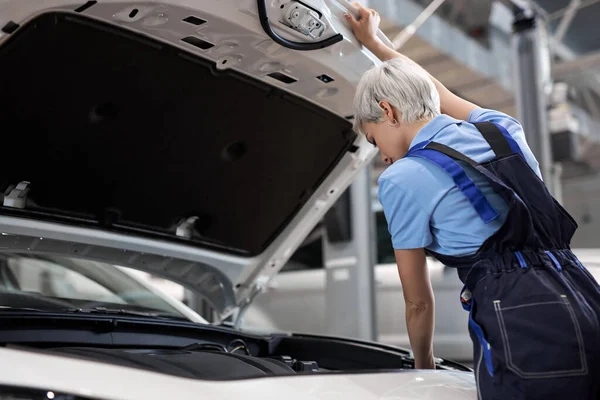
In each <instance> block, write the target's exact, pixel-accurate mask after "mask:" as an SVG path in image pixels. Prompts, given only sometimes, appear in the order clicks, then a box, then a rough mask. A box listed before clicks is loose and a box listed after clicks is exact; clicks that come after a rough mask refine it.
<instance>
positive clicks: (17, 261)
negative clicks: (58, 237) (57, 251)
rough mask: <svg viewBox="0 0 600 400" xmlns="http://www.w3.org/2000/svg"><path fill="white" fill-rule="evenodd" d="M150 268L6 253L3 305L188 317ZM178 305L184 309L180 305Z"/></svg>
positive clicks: (1, 275) (0, 266)
mask: <svg viewBox="0 0 600 400" xmlns="http://www.w3.org/2000/svg"><path fill="white" fill-rule="evenodd" d="M144 275H147V274H144V273H141V272H139V271H137V270H133V269H130V268H125V267H121V266H115V265H111V264H106V263H102V262H95V261H89V260H82V259H77V258H69V257H53V256H42V255H40V256H31V255H13V254H9V255H7V254H2V255H1V256H0V306H2V307H3V308H4V309H8V308H13V309H23V308H28V309H35V310H42V311H59V310H61V311H63V310H77V311H79V310H83V311H85V310H94V311H95V312H101V311H103V310H104V311H106V310H118V311H119V312H121V313H123V312H129V311H131V312H132V313H133V312H138V313H140V315H142V313H148V314H152V315H155V316H161V317H173V318H182V319H189V318H188V317H186V315H184V313H182V312H181V311H180V310H181V308H182V307H185V306H184V305H183V304H181V306H177V307H176V306H175V305H174V304H173V303H178V300H176V299H175V298H170V297H169V295H168V294H166V293H161V292H160V290H159V289H158V288H156V287H155V286H153V285H152V283H151V282H149V280H148V278H147V276H144ZM178 308H179V309H178Z"/></svg>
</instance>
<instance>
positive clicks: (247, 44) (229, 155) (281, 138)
mask: <svg viewBox="0 0 600 400" xmlns="http://www.w3.org/2000/svg"><path fill="white" fill-rule="evenodd" d="M267 3H268V5H267V12H268V16H269V21H270V26H271V28H272V29H273V32H274V33H275V36H273V34H271V37H269V35H267V34H266V33H265V30H264V29H263V28H264V25H265V24H264V21H263V25H262V26H261V21H260V18H259V14H258V11H257V10H258V8H257V3H256V1H241V0H240V1H236V0H203V1H165V2H162V3H148V2H142V1H135V0H130V1H128V2H117V1H98V2H95V1H90V2H87V3H85V2H80V3H73V2H72V1H64V0H53V1H36V2H23V1H22V0H0V27H2V32H1V36H0V65H2V73H1V74H0V93H2V96H0V121H2V126H3V145H4V146H3V148H4V150H5V151H4V154H3V158H2V160H3V163H4V165H5V168H4V169H3V173H2V174H1V175H0V191H3V192H4V198H3V201H2V207H0V227H1V231H2V232H1V233H2V235H0V247H2V249H3V250H4V251H19V252H36V253H48V254H60V255H70V256H76V257H85V258H90V259H95V260H100V261H105V262H109V263H112V264H118V265H124V266H129V267H133V268H137V269H140V270H144V271H147V272H150V273H153V274H156V275H159V276H163V277H165V278H167V279H170V280H173V281H175V282H178V283H180V284H182V285H184V286H186V287H188V288H189V289H192V290H194V291H196V292H197V293H199V294H201V295H202V296H203V297H204V298H205V299H206V300H207V301H209V302H210V303H211V305H212V306H213V307H214V309H215V311H216V313H217V314H218V315H219V316H220V319H223V318H226V317H228V316H230V315H232V314H233V313H235V312H236V311H237V310H239V309H240V307H243V306H244V305H246V304H248V303H249V302H250V301H251V299H252V298H253V296H255V295H256V294H257V293H259V292H260V290H261V289H262V287H264V285H265V284H266V283H267V282H268V281H269V280H270V279H271V278H272V277H273V276H274V275H275V274H276V273H277V272H278V271H279V269H280V268H281V267H282V266H283V264H284V263H285V262H286V261H287V259H288V258H289V257H290V256H291V255H292V253H293V252H294V250H295V249H296V248H297V247H298V245H299V244H300V243H301V242H302V240H303V239H304V238H305V237H306V235H308V233H309V232H310V231H311V229H312V228H313V227H314V226H315V225H316V223H317V222H318V221H319V220H320V219H321V217H322V216H323V214H324V213H325V212H326V211H327V209H328V208H329V207H330V206H331V205H332V204H333V203H334V202H335V200H336V199H337V197H338V196H339V195H340V194H341V192H342V191H343V190H344V189H345V188H346V187H347V186H348V185H349V184H350V182H351V181H352V179H353V177H354V175H355V174H356V173H357V172H358V171H359V170H360V169H361V168H362V167H363V166H365V165H366V164H367V163H368V162H369V161H370V159H371V158H372V157H373V156H374V154H375V149H373V148H372V147H371V146H370V145H369V144H368V143H367V142H366V141H365V140H364V138H362V137H358V135H356V133H354V132H353V131H352V130H351V123H350V121H349V116H350V115H351V113H352V97H353V94H354V90H355V87H356V84H357V83H358V80H359V79H360V76H361V74H362V73H363V72H364V71H365V70H366V69H368V68H369V67H371V66H372V65H374V64H375V63H376V62H377V61H376V59H375V58H374V57H373V55H372V54H371V53H369V52H368V51H367V50H365V49H363V48H362V47H361V46H360V45H359V44H358V43H357V42H356V40H355V39H354V37H353V36H352V35H351V32H350V30H349V28H348V27H347V26H346V25H345V22H344V21H343V12H344V11H346V10H347V9H348V7H349V5H348V3H346V2H345V1H335V0H328V1H305V2H303V3H297V2H287V1H281V2H272V1H268V2H267ZM298 4H301V7H300V8H298V9H296V11H297V10H300V12H305V14H302V15H304V16H305V17H306V16H307V15H308V17H307V18H310V17H311V16H312V18H316V19H315V20H316V21H319V22H320V23H323V25H324V26H325V29H324V30H323V31H312V32H311V33H310V35H308V34H307V32H305V31H302V29H299V28H298V27H296V28H294V27H293V26H290V25H289V22H286V23H282V22H281V21H284V22H285V20H286V16H289V15H292V16H294V15H295V14H293V13H292V14H290V12H291V11H289V10H290V8H291V7H298ZM307 6H310V7H312V8H311V10H309V11H306V7H307ZM302 7H304V8H302ZM303 10H304V11H303ZM286 12H287V14H286ZM311 12H312V13H311ZM286 24H287V25H286ZM300 28H301V27H300ZM337 34H340V35H341V36H342V37H343V40H341V41H339V42H337V43H335V44H333V45H331V46H328V47H326V48H323V49H318V50H311V51H300V50H293V49H289V48H286V47H284V46H282V45H280V44H277V43H275V42H274V41H273V37H275V38H277V37H279V38H284V41H285V40H288V41H294V42H296V43H315V42H319V41H321V40H324V39H326V38H328V37H333V36H335V35H337ZM316 35H320V36H319V37H318V38H316ZM312 36H315V37H314V38H313V37H312ZM384 40H385V39H384Z"/></svg>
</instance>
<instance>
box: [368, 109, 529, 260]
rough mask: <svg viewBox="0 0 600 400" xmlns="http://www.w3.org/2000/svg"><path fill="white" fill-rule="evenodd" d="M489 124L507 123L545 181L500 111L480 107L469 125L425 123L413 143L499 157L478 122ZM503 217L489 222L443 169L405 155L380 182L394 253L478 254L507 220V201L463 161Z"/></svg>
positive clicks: (513, 123)
mask: <svg viewBox="0 0 600 400" xmlns="http://www.w3.org/2000/svg"><path fill="white" fill-rule="evenodd" d="M482 121H490V122H494V123H497V124H500V125H502V126H503V127H504V128H506V130H507V131H508V132H509V134H510V135H511V136H512V137H513V138H514V139H515V141H516V142H517V144H518V145H519V147H520V148H521V151H522V152H523V155H524V156H525V159H526V161H527V163H528V164H529V166H530V167H531V168H532V169H533V170H534V171H535V172H536V174H537V175H538V176H539V177H540V178H541V173H540V169H539V165H538V162H537V160H536V159H535V157H534V156H533V154H532V153H531V150H530V149H529V146H528V145H527V142H526V140H525V133H524V132H523V128H522V127H521V125H520V124H519V122H518V121H517V120H516V119H514V118H512V117H510V116H508V115H506V114H504V113H501V112H498V111H493V110H488V109H482V108H478V109H475V110H473V111H472V112H471V114H470V115H469V118H468V120H467V121H460V120H456V119H454V118H451V117H449V116H447V115H440V116H437V117H435V118H434V119H433V120H431V121H430V122H429V123H428V124H427V125H425V126H424V127H423V128H422V129H421V130H420V131H419V133H418V134H417V135H416V136H415V138H414V140H413V141H412V142H411V145H410V147H412V146H414V145H415V144H417V143H420V142H423V141H426V140H434V141H436V142H439V143H442V144H445V145H446V146H448V147H451V148H453V149H454V150H456V151H458V152H460V153H463V154H465V155H466V156H467V157H470V158H472V159H473V160H475V161H477V162H480V163H481V162H486V161H490V160H492V159H493V158H494V157H495V155H494V152H493V151H492V150H491V148H490V146H489V145H488V143H487V142H486V141H485V139H484V138H483V136H482V135H481V133H479V131H478V130H477V128H475V126H474V125H472V123H473V122H482ZM461 165H463V166H464V167H465V171H466V173H467V175H468V176H469V177H470V178H471V179H472V180H473V182H475V184H476V185H477V186H478V187H479V189H480V190H481V191H482V193H483V194H484V195H485V196H486V198H487V199H488V201H489V202H490V204H491V205H492V206H493V207H494V208H495V209H496V210H497V211H498V213H499V214H500V217H499V218H496V219H495V220H493V221H491V222H490V223H488V224H485V223H484V222H483V221H482V220H481V218H480V217H479V214H477V212H476V211H475V209H474V208H473V206H472V205H471V203H470V202H469V200H468V199H467V197H466V196H465V195H464V194H463V193H462V192H461V191H460V190H459V189H458V188H457V187H456V185H455V184H454V181H453V180H452V178H451V177H450V175H448V174H447V173H446V172H445V171H444V170H443V169H441V168H440V167H439V166H437V165H435V164H433V163H432V162H430V161H428V160H425V159H422V158H418V157H405V158H402V159H400V160H398V161H396V162H394V163H393V164H392V165H390V166H389V167H388V168H387V169H386V170H385V172H384V173H383V174H382V175H381V177H380V178H379V181H378V183H379V192H378V193H379V201H380V202H381V204H382V206H383V212H384V214H385V217H386V220H387V222H388V229H389V232H390V235H391V236H392V245H393V247H394V249H398V250H403V249H416V248H422V247H426V248H428V249H429V250H432V251H435V252H437V253H440V254H445V255H452V256H463V255H469V254H474V253H475V252H477V250H478V249H479V247H480V246H481V245H482V244H483V242H484V241H485V240H486V239H487V238H488V237H490V236H491V235H493V234H494V233H495V232H496V231H497V230H498V229H499V228H500V227H501V226H502V224H503V222H504V221H505V220H506V215H507V212H508V209H507V205H506V203H505V202H504V200H503V199H502V198H501V197H500V196H499V195H498V194H496V193H495V192H494V191H493V190H492V188H491V186H490V184H489V183H488V182H487V180H486V179H485V178H484V177H483V176H482V175H481V174H480V173H478V172H477V171H476V170H475V169H474V168H472V167H471V166H469V165H467V164H465V163H461Z"/></svg>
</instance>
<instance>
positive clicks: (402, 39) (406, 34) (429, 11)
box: [392, 0, 446, 50]
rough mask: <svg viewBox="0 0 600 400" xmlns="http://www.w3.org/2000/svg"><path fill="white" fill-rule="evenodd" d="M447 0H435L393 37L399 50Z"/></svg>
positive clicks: (395, 46) (394, 43) (393, 41)
mask: <svg viewBox="0 0 600 400" xmlns="http://www.w3.org/2000/svg"><path fill="white" fill-rule="evenodd" d="M445 1H446V0H433V1H432V2H431V3H429V5H428V6H427V7H426V8H425V9H424V10H423V12H421V14H419V16H418V17H417V18H415V20H414V21H413V22H412V23H411V24H410V25H407V26H406V27H405V28H404V29H402V31H401V32H400V33H399V34H398V35H396V37H395V38H394V39H392V43H393V45H394V48H395V49H396V50H399V49H400V48H401V47H402V46H404V45H405V44H406V42H408V41H409V40H410V38H411V37H412V36H413V35H414V34H415V32H417V29H419V28H420V27H421V25H423V24H424V23H425V21H427V20H428V19H429V17H431V16H432V15H433V14H434V13H435V12H436V11H437V9H438V8H440V6H441V5H442V4H443V3H444V2H445Z"/></svg>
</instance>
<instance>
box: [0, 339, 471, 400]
mask: <svg viewBox="0 0 600 400" xmlns="http://www.w3.org/2000/svg"><path fill="white" fill-rule="evenodd" d="M0 358H2V359H4V360H11V363H10V364H7V363H3V364H2V365H1V366H0V385H13V386H20V387H29V388H37V389H43V390H49V391H56V392H64V393H70V394H74V395H80V396H87V397H91V398H96V399H101V400H118V399H134V398H135V399H139V398H144V399H149V400H151V399H157V400H159V399H160V400H164V399H165V398H171V397H173V394H174V393H176V394H177V398H178V399H181V400H185V399H197V398H198V396H199V395H201V396H202V397H205V398H218V399H223V400H227V399H231V400H234V399H235V400H238V399H240V398H261V399H264V400H268V399H281V398H283V397H285V398H286V399H331V400H333V399H340V398H343V399H348V400H353V399H357V400H358V399H360V400H369V399H373V400H375V399H382V398H394V399H406V400H435V399H439V398H443V399H448V400H467V399H476V398H477V391H476V387H475V381H474V378H473V374H471V373H466V372H446V371H445V372H441V371H440V372H438V371H401V372H387V373H379V374H366V373H365V374H363V373H357V374H326V375H313V376H294V377H273V378H261V379H247V380H236V381H231V380H224V381H204V380H195V379H184V378H178V377H172V376H167V375H163V374H157V373H152V372H147V371H141V370H137V369H131V368H125V367H119V366H113V365H109V364H103V363H96V362H91V361H86V360H80V359H75V358H67V357H59V356H49V355H42V354H36V353H34V352H32V351H20V350H15V349H4V348H3V349H0ZM67 371H68V372H67ZM65 374H68V377H69V379H68V380H66V379H64V378H65ZM32 377H35V379H33V380H32V379H31V378H32ZM108 382H112V383H114V384H107V383H108Z"/></svg>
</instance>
